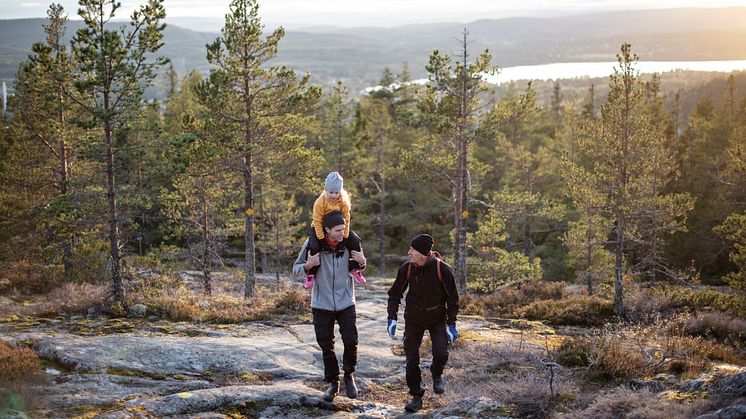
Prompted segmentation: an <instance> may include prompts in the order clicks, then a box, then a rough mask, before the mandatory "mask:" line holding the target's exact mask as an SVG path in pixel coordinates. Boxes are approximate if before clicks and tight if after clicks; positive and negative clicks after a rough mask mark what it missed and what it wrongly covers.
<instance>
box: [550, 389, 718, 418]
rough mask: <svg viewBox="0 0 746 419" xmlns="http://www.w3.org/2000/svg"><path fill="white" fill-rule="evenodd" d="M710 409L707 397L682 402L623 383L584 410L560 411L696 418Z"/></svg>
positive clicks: (599, 415) (588, 415)
mask: <svg viewBox="0 0 746 419" xmlns="http://www.w3.org/2000/svg"><path fill="white" fill-rule="evenodd" d="M707 410H708V405H707V403H706V402H705V401H702V400H695V401H694V402H692V403H681V402H678V401H675V400H669V399H666V398H663V397H661V396H659V395H656V394H655V393H653V392H650V391H648V390H641V391H632V390H629V389H626V388H623V387H619V388H615V389H613V390H610V391H608V392H604V393H602V394H601V395H599V396H598V397H596V398H595V399H594V400H593V401H592V402H591V403H590V404H589V405H588V406H586V407H585V408H583V409H582V410H579V411H575V412H572V413H569V414H559V415H557V417H558V418H567V419H585V418H610V419H615V418H619V419H621V418H625V419H643V418H644V419H670V418H693V417H697V416H699V415H700V414H702V413H704V412H706V411H707Z"/></svg>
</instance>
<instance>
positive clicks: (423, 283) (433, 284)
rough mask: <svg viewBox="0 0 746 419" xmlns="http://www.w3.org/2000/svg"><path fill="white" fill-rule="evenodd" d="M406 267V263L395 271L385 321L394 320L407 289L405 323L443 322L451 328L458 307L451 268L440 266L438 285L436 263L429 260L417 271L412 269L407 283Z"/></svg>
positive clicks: (435, 260)
mask: <svg viewBox="0 0 746 419" xmlns="http://www.w3.org/2000/svg"><path fill="white" fill-rule="evenodd" d="M409 264H410V262H406V263H404V264H403V265H402V266H401V267H400V268H399V272H398V273H397V274H396V280H395V281H394V285H392V286H391V289H389V301H388V318H389V319H391V320H396V319H397V313H398V311H399V304H400V302H401V299H402V296H403V295H404V292H405V291H406V290H407V289H409V292H407V299H406V308H405V310H404V318H405V319H407V320H410V319H411V320H414V321H416V322H417V323H430V322H431V321H442V320H445V321H446V323H447V324H449V325H455V324H456V315H457V314H458V307H459V306H458V291H457V290H456V281H455V280H454V278H453V269H452V268H451V266H450V265H448V264H446V263H445V262H442V261H441V262H440V272H441V275H442V279H443V281H442V282H441V281H440V280H439V279H438V260H437V259H435V258H434V257H433V256H430V259H429V260H428V262H427V264H426V265H425V266H423V267H421V268H420V267H417V266H415V265H412V267H411V271H410V275H409V278H408V279H407V270H408V269H410V268H409Z"/></svg>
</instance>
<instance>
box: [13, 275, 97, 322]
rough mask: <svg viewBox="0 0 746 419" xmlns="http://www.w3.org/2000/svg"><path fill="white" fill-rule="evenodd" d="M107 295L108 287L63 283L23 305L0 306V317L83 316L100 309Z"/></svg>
mask: <svg viewBox="0 0 746 419" xmlns="http://www.w3.org/2000/svg"><path fill="white" fill-rule="evenodd" d="M108 295H109V287H107V286H105V285H101V284H90V283H85V282H84V283H64V284H62V285H61V286H59V287H58V288H55V289H53V290H51V291H50V292H48V293H47V294H43V295H39V296H36V297H34V298H33V299H32V300H29V301H26V302H25V303H11V304H4V305H2V306H0V315H10V314H17V315H23V316H35V317H55V316H59V315H63V314H65V315H73V314H85V313H86V312H87V310H88V309H89V308H91V307H101V306H102V305H103V304H104V302H105V301H106V299H107V297H108Z"/></svg>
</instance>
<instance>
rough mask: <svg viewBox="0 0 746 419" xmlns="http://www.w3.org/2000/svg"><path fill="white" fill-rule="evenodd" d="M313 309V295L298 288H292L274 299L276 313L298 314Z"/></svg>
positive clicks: (274, 311)
mask: <svg viewBox="0 0 746 419" xmlns="http://www.w3.org/2000/svg"><path fill="white" fill-rule="evenodd" d="M310 311H311V296H310V295H309V294H308V293H307V292H303V291H301V290H300V289H298V288H290V289H288V290H287V291H285V292H283V293H282V294H280V295H279V296H278V297H277V298H276V299H275V300H274V310H273V313H274V314H281V315H298V314H304V313H308V312H310Z"/></svg>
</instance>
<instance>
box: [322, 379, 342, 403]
mask: <svg viewBox="0 0 746 419" xmlns="http://www.w3.org/2000/svg"><path fill="white" fill-rule="evenodd" d="M337 394H339V381H332V382H331V383H329V388H328V389H326V391H325V392H324V400H326V401H328V402H330V401H332V400H334V398H335V397H337Z"/></svg>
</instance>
